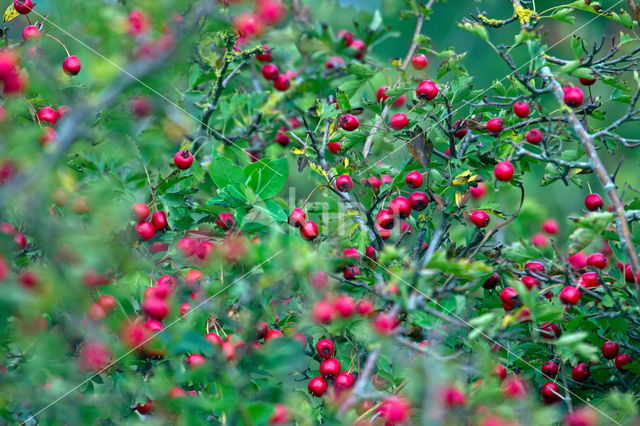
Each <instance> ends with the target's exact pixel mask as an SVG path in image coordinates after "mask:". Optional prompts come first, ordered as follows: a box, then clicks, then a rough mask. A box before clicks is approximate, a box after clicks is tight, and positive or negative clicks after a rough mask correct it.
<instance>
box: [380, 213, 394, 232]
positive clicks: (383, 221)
mask: <svg viewBox="0 0 640 426" xmlns="http://www.w3.org/2000/svg"><path fill="white" fill-rule="evenodd" d="M376 223H377V224H378V226H380V228H382V229H393V225H394V219H393V213H392V212H391V210H387V209H382V210H380V211H379V212H378V214H377V215H376Z"/></svg>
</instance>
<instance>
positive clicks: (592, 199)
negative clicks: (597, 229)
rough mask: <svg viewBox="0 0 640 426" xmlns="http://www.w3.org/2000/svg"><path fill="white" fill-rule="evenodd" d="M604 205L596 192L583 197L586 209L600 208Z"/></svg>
mask: <svg viewBox="0 0 640 426" xmlns="http://www.w3.org/2000/svg"><path fill="white" fill-rule="evenodd" d="M603 205H604V203H603V201H602V197H601V196H600V195H598V194H589V195H587V196H586V197H584V206H585V207H586V208H587V210H590V211H594V210H600V209H602V206H603Z"/></svg>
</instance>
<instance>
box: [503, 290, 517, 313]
mask: <svg viewBox="0 0 640 426" xmlns="http://www.w3.org/2000/svg"><path fill="white" fill-rule="evenodd" d="M500 300H502V306H503V307H504V309H505V310H507V311H508V310H511V309H513V308H515V307H516V305H517V304H518V303H519V301H518V292H517V291H516V289H515V288H513V287H505V288H504V289H502V291H501V292H500Z"/></svg>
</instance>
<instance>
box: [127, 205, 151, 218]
mask: <svg viewBox="0 0 640 426" xmlns="http://www.w3.org/2000/svg"><path fill="white" fill-rule="evenodd" d="M131 210H132V211H133V215H134V216H135V218H136V220H137V221H138V222H142V221H144V220H146V219H147V218H148V217H149V213H150V212H149V207H147V205H146V204H144V203H136V204H134V205H132V206H131Z"/></svg>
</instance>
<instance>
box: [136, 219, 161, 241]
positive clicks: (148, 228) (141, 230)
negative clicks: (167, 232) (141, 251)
mask: <svg viewBox="0 0 640 426" xmlns="http://www.w3.org/2000/svg"><path fill="white" fill-rule="evenodd" d="M136 233H137V234H138V235H139V236H140V238H142V239H143V240H145V241H149V240H150V239H151V238H153V236H154V235H155V233H156V228H155V227H154V226H153V224H152V223H151V222H149V221H143V222H140V223H138V224H137V225H136Z"/></svg>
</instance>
